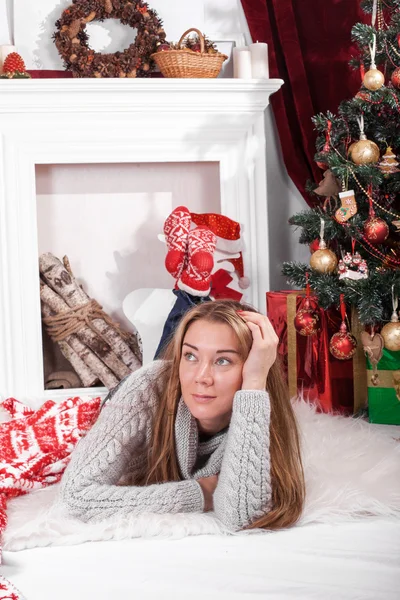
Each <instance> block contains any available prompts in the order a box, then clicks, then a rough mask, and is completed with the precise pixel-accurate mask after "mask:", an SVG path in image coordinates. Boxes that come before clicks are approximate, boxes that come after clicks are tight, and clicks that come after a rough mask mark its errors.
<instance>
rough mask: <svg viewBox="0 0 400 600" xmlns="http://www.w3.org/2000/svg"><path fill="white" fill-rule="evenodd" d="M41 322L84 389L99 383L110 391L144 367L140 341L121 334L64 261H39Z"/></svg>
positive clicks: (48, 255)
mask: <svg viewBox="0 0 400 600" xmlns="http://www.w3.org/2000/svg"><path fill="white" fill-rule="evenodd" d="M39 270H40V299H41V309H42V319H43V323H44V325H45V327H46V330H47V332H48V334H49V335H50V337H51V339H52V340H53V341H54V342H57V343H58V345H59V347H60V350H61V352H62V354H63V355H64V356H65V358H66V359H67V360H68V361H69V362H70V364H71V365H72V367H73V368H74V370H75V371H76V373H77V374H78V376H79V378H80V380H81V381H82V385H83V386H84V387H92V386H93V385H96V384H97V383H98V382H99V381H100V382H101V383H102V384H103V385H105V387H107V388H108V389H112V388H114V387H115V386H116V385H117V384H118V383H119V382H120V381H121V379H123V378H124V377H126V376H127V375H129V374H130V373H132V372H133V371H136V370H137V369H138V368H140V367H141V364H142V352H141V344H140V338H139V336H138V334H137V332H136V333H134V334H131V333H128V332H125V331H123V330H122V329H121V327H120V326H119V325H118V324H117V323H115V321H113V320H112V319H111V318H110V317H109V316H108V315H107V314H106V313H105V312H104V311H103V309H102V307H101V306H100V305H99V304H98V303H97V302H96V301H95V300H93V299H91V298H89V296H88V295H87V294H86V293H85V291H84V290H83V289H82V287H81V286H80V285H79V283H78V282H77V281H76V279H75V277H74V275H73V273H72V271H71V267H70V264H69V261H68V258H67V257H66V256H65V257H64V258H63V262H61V261H60V260H59V259H58V258H57V257H56V256H54V255H53V254H51V253H50V252H48V253H45V254H42V255H41V256H40V257H39Z"/></svg>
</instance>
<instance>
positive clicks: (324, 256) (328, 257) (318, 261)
mask: <svg viewBox="0 0 400 600" xmlns="http://www.w3.org/2000/svg"><path fill="white" fill-rule="evenodd" d="M337 264H338V260H337V257H336V254H335V253H334V252H332V250H328V248H320V249H319V250H316V251H315V252H314V253H313V254H312V255H311V258H310V266H311V268H312V269H314V270H315V271H318V272H319V273H333V271H335V269H336V267H337Z"/></svg>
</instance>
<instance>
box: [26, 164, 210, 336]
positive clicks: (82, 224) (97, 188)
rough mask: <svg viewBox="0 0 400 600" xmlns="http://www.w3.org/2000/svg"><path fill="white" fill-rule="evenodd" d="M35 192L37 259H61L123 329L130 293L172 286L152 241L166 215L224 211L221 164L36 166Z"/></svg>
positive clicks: (162, 248)
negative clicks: (47, 255) (178, 210)
mask: <svg viewBox="0 0 400 600" xmlns="http://www.w3.org/2000/svg"><path fill="white" fill-rule="evenodd" d="M36 190H37V215H38V242H39V253H42V252H52V253H53V254H55V255H56V256H58V257H59V258H60V259H62V257H63V256H64V255H65V254H66V255H67V256H68V257H69V259H70V262H71V267H72V270H73V272H74V275H75V276H76V277H77V278H78V280H79V282H80V283H82V284H83V285H84V289H85V290H86V291H87V292H88V294H89V295H90V296H91V297H94V298H95V299H96V300H97V301H98V302H100V304H102V305H103V307H104V309H105V310H106V312H107V313H109V314H111V315H112V316H113V317H114V318H117V319H118V320H119V321H120V322H122V323H124V324H125V325H128V322H127V321H126V320H125V318H124V315H123V312H122V308H121V307H122V301H123V300H124V298H125V297H126V296H127V294H129V293H130V292H131V291H133V290H135V289H140V288H147V287H150V288H157V287H159V288H169V287H173V286H174V285H175V281H174V279H173V278H172V277H171V275H169V273H168V272H167V271H166V270H165V267H164V260H165V254H166V250H165V245H164V244H163V243H162V242H160V241H159V240H158V239H157V235H158V234H159V233H162V231H163V223H164V221H165V219H166V217H167V216H168V215H169V214H170V212H171V211H172V210H173V209H174V208H175V207H176V206H180V205H187V206H188V207H189V208H190V210H191V211H192V212H199V213H203V212H220V210H221V209H220V192H219V167H218V163H208V162H203V163H159V164H157V163H151V164H145V163H143V164H132V165H131V164H103V165H96V164H94V165H38V166H37V167H36ZM49 224H51V226H49Z"/></svg>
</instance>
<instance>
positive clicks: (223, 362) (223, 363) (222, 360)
mask: <svg viewBox="0 0 400 600" xmlns="http://www.w3.org/2000/svg"><path fill="white" fill-rule="evenodd" d="M230 364H231V361H230V360H229V359H228V358H218V359H217V365H220V366H221V367H225V366H226V365H230Z"/></svg>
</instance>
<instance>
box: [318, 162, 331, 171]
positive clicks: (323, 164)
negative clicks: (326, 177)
mask: <svg viewBox="0 0 400 600" xmlns="http://www.w3.org/2000/svg"><path fill="white" fill-rule="evenodd" d="M317 167H319V168H320V169H322V170H323V171H326V170H327V169H329V165H328V163H324V162H322V161H320V160H318V161H317Z"/></svg>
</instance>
